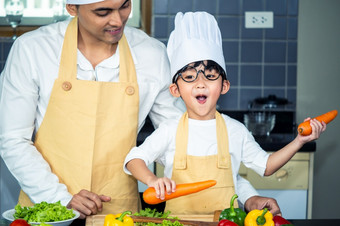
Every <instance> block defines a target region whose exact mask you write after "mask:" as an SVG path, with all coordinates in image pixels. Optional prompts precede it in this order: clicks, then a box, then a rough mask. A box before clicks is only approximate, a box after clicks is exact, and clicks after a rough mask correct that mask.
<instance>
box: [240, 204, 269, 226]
mask: <svg viewBox="0 0 340 226" xmlns="http://www.w3.org/2000/svg"><path fill="white" fill-rule="evenodd" d="M244 225H245V226H262V225H263V226H274V221H273V214H272V213H271V212H269V211H268V209H267V208H264V210H256V209H255V210H252V211H250V212H249V213H248V214H247V216H246V219H245V220H244Z"/></svg>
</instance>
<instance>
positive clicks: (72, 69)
mask: <svg viewBox="0 0 340 226" xmlns="http://www.w3.org/2000/svg"><path fill="white" fill-rule="evenodd" d="M77 41H78V18H77V17H76V16H75V17H74V18H73V19H72V20H71V21H70V23H69V25H68V26H67V29H66V32H65V38H64V43H63V48H62V52H61V59H60V66H59V74H58V77H59V78H63V79H64V80H65V81H67V80H68V81H69V80H71V79H72V78H74V79H76V78H77V46H78V45H77Z"/></svg>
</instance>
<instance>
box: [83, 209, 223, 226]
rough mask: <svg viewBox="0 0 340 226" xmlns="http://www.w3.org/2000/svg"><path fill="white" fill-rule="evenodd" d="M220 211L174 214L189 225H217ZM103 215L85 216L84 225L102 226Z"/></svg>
mask: <svg viewBox="0 0 340 226" xmlns="http://www.w3.org/2000/svg"><path fill="white" fill-rule="evenodd" d="M220 213H221V211H215V214H214V215H176V217H178V218H179V219H181V220H183V221H189V225H217V223H218V218H219V216H220ZM104 219H105V215H93V216H89V217H87V218H86V224H85V225H86V226H103V225H104Z"/></svg>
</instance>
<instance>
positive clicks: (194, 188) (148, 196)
mask: <svg viewBox="0 0 340 226" xmlns="http://www.w3.org/2000/svg"><path fill="white" fill-rule="evenodd" d="M215 184H216V181H215V180H206V181H201V182H194V183H186V184H177V185H176V191H175V192H173V193H171V194H170V195H169V194H167V193H165V198H164V199H163V200H161V199H159V198H157V197H156V190H155V188H153V187H149V188H148V189H146V190H145V191H144V193H143V199H144V201H145V202H146V203H148V204H152V205H154V204H158V203H161V202H165V201H167V200H170V199H173V198H177V197H180V196H183V195H189V194H192V193H196V192H199V191H202V190H204V189H207V188H210V187H212V186H214V185H215Z"/></svg>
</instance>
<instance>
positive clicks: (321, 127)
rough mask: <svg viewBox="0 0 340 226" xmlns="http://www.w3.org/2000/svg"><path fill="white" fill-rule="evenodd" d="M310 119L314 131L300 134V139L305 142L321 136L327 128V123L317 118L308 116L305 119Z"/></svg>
mask: <svg viewBox="0 0 340 226" xmlns="http://www.w3.org/2000/svg"><path fill="white" fill-rule="evenodd" d="M308 120H310V126H311V127H312V133H311V134H310V135H307V136H302V135H300V134H298V140H299V141H300V142H301V143H302V144H305V143H307V142H310V141H313V140H316V139H318V138H319V137H320V135H321V133H323V132H324V131H325V130H326V123H324V122H320V121H318V120H316V119H311V118H306V119H305V120H304V121H308Z"/></svg>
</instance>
